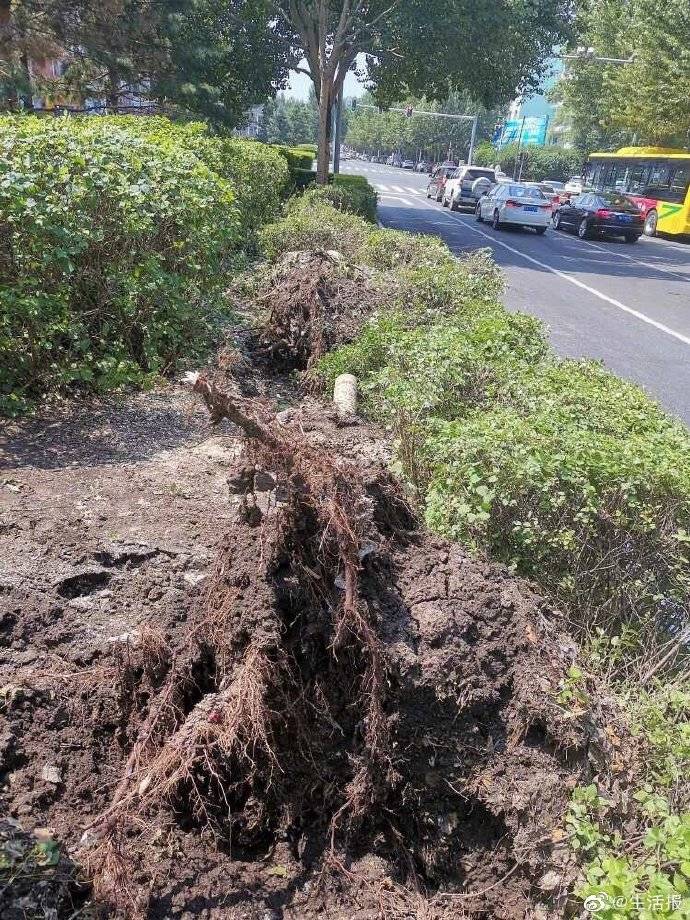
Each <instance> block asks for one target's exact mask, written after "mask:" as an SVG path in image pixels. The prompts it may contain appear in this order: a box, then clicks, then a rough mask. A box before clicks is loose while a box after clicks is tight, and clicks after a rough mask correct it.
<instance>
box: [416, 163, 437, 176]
mask: <svg viewBox="0 0 690 920" xmlns="http://www.w3.org/2000/svg"><path fill="white" fill-rule="evenodd" d="M433 165H434V164H433V163H430V162H429V160H420V161H419V163H417V165H416V166H415V172H420V173H422V172H430V170H431V169H432V167H433Z"/></svg>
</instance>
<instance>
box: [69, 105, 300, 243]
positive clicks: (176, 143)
mask: <svg viewBox="0 0 690 920" xmlns="http://www.w3.org/2000/svg"><path fill="white" fill-rule="evenodd" d="M93 122H96V124H95V125H94V128H95V129H98V130H105V131H108V130H109V129H110V128H119V129H122V130H124V131H126V132H127V134H128V135H132V136H136V137H140V138H142V139H144V140H147V141H149V142H151V143H154V144H156V145H157V146H159V147H162V148H164V149H166V150H173V151H175V150H180V149H186V150H189V151H190V152H192V153H193V154H194V155H195V156H196V157H198V159H200V160H201V161H202V162H203V163H205V164H206V165H207V166H209V167H210V168H211V169H212V170H214V172H216V173H218V175H219V176H221V177H222V178H224V179H229V180H230V181H231V182H232V183H233V186H234V190H235V199H236V204H237V207H238V209H239V215H240V220H241V224H242V227H243V229H244V230H245V231H246V232H247V233H248V234H250V235H251V234H253V233H254V232H255V231H256V230H257V229H258V228H259V227H261V226H262V225H263V224H265V223H267V222H268V221H270V220H274V219H275V218H276V217H277V215H278V214H279V211H280V206H281V201H282V200H283V199H284V198H285V197H286V196H287V194H288V193H289V192H290V167H289V159H288V152H289V151H290V150H291V149H292V148H275V147H273V146H271V145H270V144H262V143H261V142H259V141H251V140H242V139H240V138H233V137H223V136H221V137H218V136H213V135H211V134H210V133H209V131H208V128H207V126H206V125H205V124H203V123H201V122H173V121H170V120H169V119H168V118H163V117H160V116H154V117H150V118H149V117H145V118H142V117H139V116H136V115H119V116H107V117H105V118H98V119H74V120H73V123H76V124H77V125H79V126H80V127H81V129H83V128H85V127H88V125H89V124H93ZM85 123H86V124H85ZM295 150H297V151H298V153H297V154H296V156H297V158H298V159H299V149H298V148H295ZM301 155H302V156H306V153H305V151H301ZM309 165H311V162H309ZM247 242H249V243H250V244H251V240H249V241H247Z"/></svg>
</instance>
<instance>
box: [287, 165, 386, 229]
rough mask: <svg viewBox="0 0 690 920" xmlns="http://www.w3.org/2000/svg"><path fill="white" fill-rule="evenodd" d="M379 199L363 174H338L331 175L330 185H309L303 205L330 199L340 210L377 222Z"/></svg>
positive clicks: (306, 205)
mask: <svg viewBox="0 0 690 920" xmlns="http://www.w3.org/2000/svg"><path fill="white" fill-rule="evenodd" d="M377 200H378V198H377V195H376V192H375V191H374V189H373V188H372V186H371V185H369V183H368V182H367V180H366V179H365V178H364V177H363V176H344V175H338V176H331V177H330V180H329V183H328V185H311V186H309V188H307V189H306V191H305V193H304V196H303V198H302V205H303V206H304V207H310V206H311V205H312V204H313V203H314V202H316V201H328V202H330V203H331V204H332V205H333V207H334V208H336V209H337V210H338V211H345V212H347V213H349V214H356V215H357V216H358V217H363V218H364V219H365V220H367V221H369V222H370V223H375V222H376V204H377Z"/></svg>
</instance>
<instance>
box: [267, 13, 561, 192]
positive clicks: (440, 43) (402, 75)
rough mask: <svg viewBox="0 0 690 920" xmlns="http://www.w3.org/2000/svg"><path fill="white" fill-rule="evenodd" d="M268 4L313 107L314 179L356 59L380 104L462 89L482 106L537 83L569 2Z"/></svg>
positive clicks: (323, 166)
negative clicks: (363, 61)
mask: <svg viewBox="0 0 690 920" xmlns="http://www.w3.org/2000/svg"><path fill="white" fill-rule="evenodd" d="M275 8H276V13H277V16H278V17H279V19H280V21H281V23H282V24H283V25H284V26H285V28H286V40H287V42H288V45H289V47H290V48H291V49H292V50H293V51H296V52H298V53H299V54H301V55H302V56H303V57H304V58H306V61H307V64H308V69H307V71H306V72H308V74H309V76H310V77H311V79H312V81H313V83H314V89H315V92H316V96H317V99H318V102H319V152H318V178H319V180H320V181H325V180H326V176H327V171H328V125H329V119H330V110H331V105H332V103H333V101H334V100H335V99H336V98H338V96H339V94H340V92H341V90H342V87H343V83H344V80H345V75H346V74H347V72H348V71H349V70H350V69H351V68H352V67H353V66H354V64H355V60H356V57H357V55H358V54H364V55H366V58H367V66H368V73H369V80H370V84H371V87H372V89H373V92H374V95H375V96H376V98H377V99H378V100H379V101H380V102H382V103H390V102H391V101H392V100H393V99H397V98H400V96H401V95H402V94H404V93H406V92H407V93H412V94H415V95H417V96H421V95H424V96H425V97H426V98H427V99H444V98H445V97H446V96H447V95H448V91H449V88H452V87H456V88H459V87H464V88H468V89H469V88H471V90H472V94H473V96H474V98H475V99H476V100H477V101H478V102H481V103H483V104H484V105H486V106H491V105H495V104H498V103H504V102H507V101H508V100H509V99H510V98H512V97H513V96H514V95H515V94H516V92H518V91H528V90H529V89H530V88H533V87H535V86H536V85H537V84H538V82H539V80H540V78H541V76H542V75H543V73H544V68H545V62H546V60H547V58H548V57H549V55H550V54H551V53H552V49H553V47H554V45H555V44H558V43H559V42H560V41H562V40H564V38H565V37H566V34H567V31H568V24H569V22H570V19H571V15H572V8H571V0H495V2H492V3H477V2H476V0H450V2H448V0H404V2H403V0H276V3H275Z"/></svg>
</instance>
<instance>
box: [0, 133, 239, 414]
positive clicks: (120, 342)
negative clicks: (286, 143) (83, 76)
mask: <svg viewBox="0 0 690 920" xmlns="http://www.w3.org/2000/svg"><path fill="white" fill-rule="evenodd" d="M94 121H95V120H94ZM241 243H242V233H241V221H240V218H239V214H238V209H237V206H236V203H235V196H234V193H233V188H232V185H231V183H230V182H229V181H227V180H226V179H223V178H221V177H220V176H219V175H218V174H217V173H216V172H214V171H213V170H211V169H210V168H209V167H208V166H207V165H205V164H204V163H203V162H201V161H200V159H199V158H198V157H197V156H195V155H194V154H193V153H192V152H191V151H190V150H188V149H185V147H184V146H175V145H168V146H165V145H162V144H159V143H154V142H152V141H150V140H146V139H145V138H143V137H136V136H133V135H132V134H131V133H129V132H127V131H125V130H123V129H122V128H120V127H117V126H115V125H107V127H106V126H104V125H103V124H98V123H96V124H91V123H89V124H84V123H78V124H75V123H72V122H71V121H69V120H67V119H65V120H62V119H60V120H58V119H50V120H46V121H40V122H39V120H38V119H31V120H25V121H22V120H18V119H14V120H11V119H7V120H3V121H2V123H0V266H1V267H2V284H1V285H0V398H1V399H2V403H3V408H4V409H5V410H9V411H15V410H17V409H20V408H22V407H23V406H24V405H26V403H27V402H28V401H30V400H32V399H33V398H35V397H36V396H38V395H39V394H41V393H43V392H45V391H46V390H49V389H55V388H65V387H70V388H71V387H75V386H79V387H82V388H90V389H95V390H98V391H102V390H107V389H111V388H114V387H119V386H122V385H125V384H138V385H141V384H142V383H144V382H145V381H146V380H147V379H148V378H150V377H151V376H152V375H155V374H159V373H167V372H171V371H172V370H174V368H175V367H176V365H177V364H178V362H179V360H180V358H181V357H182V356H184V355H198V354H199V353H200V352H201V351H202V350H203V349H204V348H205V347H207V346H208V344H209V342H210V340H211V339H212V336H213V332H214V329H215V326H216V322H217V320H218V318H219V316H220V315H221V313H222V312H223V310H224V309H225V302H224V298H223V296H222V291H223V286H224V279H225V277H226V275H227V272H228V270H230V269H231V268H232V266H233V260H236V259H237V253H238V251H239V249H240V246H241Z"/></svg>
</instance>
